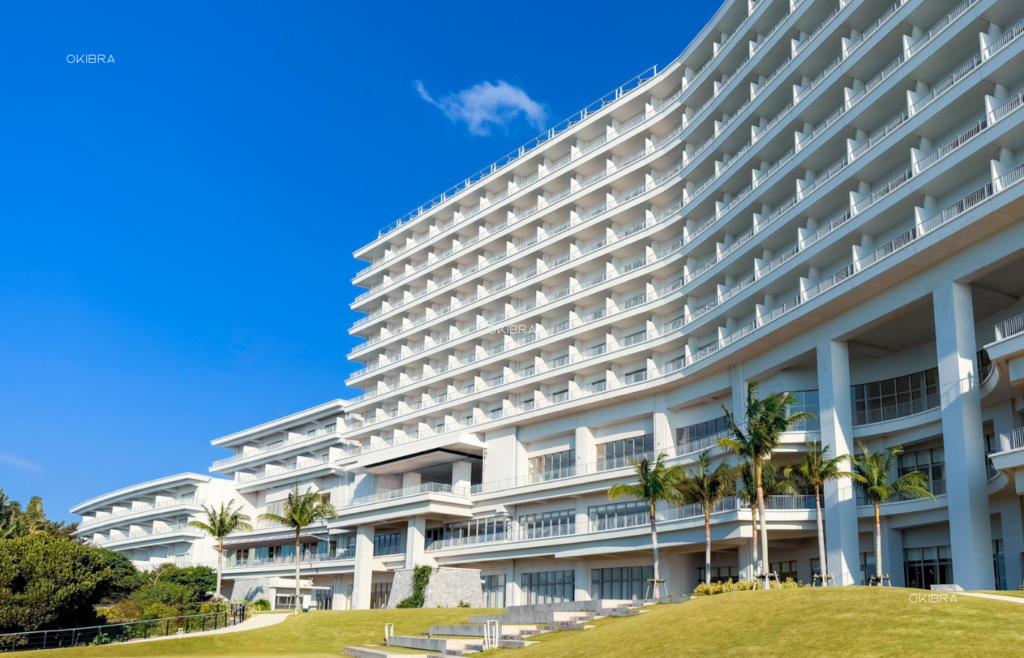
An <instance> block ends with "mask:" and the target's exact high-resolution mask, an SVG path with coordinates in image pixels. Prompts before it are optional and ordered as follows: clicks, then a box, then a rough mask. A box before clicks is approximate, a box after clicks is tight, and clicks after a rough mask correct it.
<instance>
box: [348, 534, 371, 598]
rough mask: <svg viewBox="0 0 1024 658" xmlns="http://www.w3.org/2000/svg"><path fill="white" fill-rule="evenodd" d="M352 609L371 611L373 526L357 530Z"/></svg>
mask: <svg viewBox="0 0 1024 658" xmlns="http://www.w3.org/2000/svg"><path fill="white" fill-rule="evenodd" d="M353 578H354V582H353V587H352V609H353V610H369V609H370V588H371V584H370V583H371V582H372V581H373V526H372V525H361V526H359V528H357V529H356V564H355V571H354V572H353Z"/></svg>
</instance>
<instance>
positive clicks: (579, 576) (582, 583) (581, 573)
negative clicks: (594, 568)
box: [573, 560, 590, 601]
mask: <svg viewBox="0 0 1024 658" xmlns="http://www.w3.org/2000/svg"><path fill="white" fill-rule="evenodd" d="M573 571H574V572H575V574H576V585H575V587H576V594H575V597H576V600H577V601H589V600H590V569H588V568H587V563H586V562H584V561H583V560H576V561H575V562H573Z"/></svg>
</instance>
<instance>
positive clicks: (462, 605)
mask: <svg viewBox="0 0 1024 658" xmlns="http://www.w3.org/2000/svg"><path fill="white" fill-rule="evenodd" d="M459 607H460V608H472V607H473V606H471V605H469V604H468V603H466V602H465V601H459Z"/></svg>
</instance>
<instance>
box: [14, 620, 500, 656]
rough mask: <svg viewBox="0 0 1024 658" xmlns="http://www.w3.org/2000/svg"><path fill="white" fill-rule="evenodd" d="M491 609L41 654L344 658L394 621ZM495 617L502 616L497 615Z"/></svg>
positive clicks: (402, 630) (300, 623)
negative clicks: (340, 656) (345, 654)
mask: <svg viewBox="0 0 1024 658" xmlns="http://www.w3.org/2000/svg"><path fill="white" fill-rule="evenodd" d="M485 612H487V611H485V610H467V609H465V608H449V609H437V608H435V609H432V610H431V609H418V610H351V611H346V612H328V611H324V612H310V613H308V614H303V615H299V616H297V617H294V616H293V617H289V618H288V619H286V620H284V621H283V622H281V623H280V624H275V625H273V626H268V627H267V628H260V629H256V630H252V631H243V632H240V633H225V634H223V635H210V636H207V637H193V638H183V639H180V640H178V639H174V640H160V641H158V642H140V643H136V644H120V645H112V646H108V647H82V648H78V649H59V650H56V651H36V652H33V653H32V655H33V656H39V657H40V658H44V657H45V658H51V657H53V658H63V657H65V656H67V657H68V658H71V657H74V658H84V657H85V656H100V657H104V658H106V657H108V656H109V657H114V656H132V657H134V656H169V657H174V658H184V657H186V656H188V657H190V658H191V657H203V656H217V657H218V658H242V657H243V656H245V657H247V658H252V657H254V656H271V657H273V658H292V657H299V656H301V657H302V658H327V657H328V656H330V658H338V656H339V655H340V652H342V651H344V650H345V647H350V646H358V645H361V644H379V643H380V642H382V641H383V640H384V624H385V623H386V622H392V623H394V625H395V632H396V633H397V634H399V635H419V634H420V633H426V632H427V631H428V630H429V628H430V625H431V624H435V625H442V624H445V625H446V624H459V623H465V622H466V620H467V619H468V618H469V615H470V614H483V613H485ZM495 612H501V611H500V610H497V611H495Z"/></svg>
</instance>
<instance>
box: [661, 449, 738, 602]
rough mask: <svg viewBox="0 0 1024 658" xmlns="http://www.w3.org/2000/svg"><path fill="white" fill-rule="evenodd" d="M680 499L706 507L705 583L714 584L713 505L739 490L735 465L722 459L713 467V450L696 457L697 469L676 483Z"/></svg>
mask: <svg viewBox="0 0 1024 658" xmlns="http://www.w3.org/2000/svg"><path fill="white" fill-rule="evenodd" d="M673 486H674V487H675V489H676V491H678V492H679V499H680V500H679V502H681V503H684V504H687V505H694V504H696V505H700V506H702V507H703V508H704V584H705V585H710V584H711V508H712V507H714V506H715V503H717V502H718V501H720V500H722V499H723V498H725V497H726V496H731V495H732V493H733V491H734V490H735V489H736V468H735V467H734V466H729V464H728V463H727V462H726V461H725V460H722V463H721V464H719V465H718V467H717V468H715V470H711V451H709V450H705V451H704V452H702V453H700V456H698V457H697V470H696V471H691V472H686V473H682V474H681V475H680V476H679V479H678V481H677V482H676V483H675V484H674V485H673Z"/></svg>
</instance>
